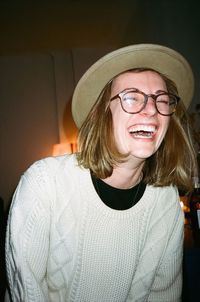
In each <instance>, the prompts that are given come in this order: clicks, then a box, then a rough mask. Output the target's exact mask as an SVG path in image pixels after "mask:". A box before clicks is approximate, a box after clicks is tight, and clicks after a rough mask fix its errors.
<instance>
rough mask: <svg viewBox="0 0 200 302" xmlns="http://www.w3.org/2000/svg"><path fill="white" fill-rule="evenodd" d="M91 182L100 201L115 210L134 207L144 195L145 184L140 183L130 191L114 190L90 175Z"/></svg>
mask: <svg viewBox="0 0 200 302" xmlns="http://www.w3.org/2000/svg"><path fill="white" fill-rule="evenodd" d="M91 176H92V182H93V184H94V187H95V190H96V192H97V194H98V195H99V197H100V198H101V200H102V201H103V202H104V203H105V204H106V205H107V206H108V207H110V208H112V209H115V210H127V209H130V208H131V207H132V206H134V205H135V204H136V203H137V202H138V201H139V200H140V198H141V197H142V195H143V194H144V191H145V188H146V184H145V183H144V182H143V181H141V182H140V183H139V184H137V185H136V186H134V187H132V188H130V189H118V188H114V187H112V186H110V185H108V184H107V183H105V182H104V181H103V180H101V179H99V178H96V177H95V176H94V175H92V173H91Z"/></svg>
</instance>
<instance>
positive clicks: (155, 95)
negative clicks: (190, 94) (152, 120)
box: [110, 88, 180, 116]
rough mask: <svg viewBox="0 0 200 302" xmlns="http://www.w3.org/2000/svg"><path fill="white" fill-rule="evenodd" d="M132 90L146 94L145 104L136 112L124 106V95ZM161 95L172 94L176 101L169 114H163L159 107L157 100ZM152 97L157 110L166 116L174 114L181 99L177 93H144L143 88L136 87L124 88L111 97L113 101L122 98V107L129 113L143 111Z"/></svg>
mask: <svg viewBox="0 0 200 302" xmlns="http://www.w3.org/2000/svg"><path fill="white" fill-rule="evenodd" d="M131 91H132V92H136V93H139V94H141V95H143V96H144V104H143V105H142V107H141V109H140V110H138V111H136V112H129V111H127V110H125V109H124V107H123V96H124V95H125V94H126V93H128V92H131ZM161 95H168V96H169V97H170V96H171V97H173V98H174V100H175V101H176V104H174V110H173V111H172V112H171V113H169V114H163V113H161V112H160V111H159V110H158V108H157V102H156V100H157V98H158V97H159V96H161ZM150 97H151V98H152V99H153V100H154V103H155V108H156V110H157V112H158V113H159V114H161V115H164V116H171V115H172V114H174V112H175V111H176V107H177V105H178V102H179V101H180V97H179V96H177V95H175V94H173V93H167V92H161V93H159V94H146V93H144V92H143V91H141V90H139V89H136V88H126V89H124V90H123V91H121V92H119V93H118V94H116V95H115V96H113V97H112V98H111V99H110V102H112V101H113V100H115V99H117V98H119V99H120V104H121V107H122V109H123V110H124V111H125V112H126V113H129V114H136V113H139V112H141V111H142V110H143V109H144V108H145V107H146V104H147V102H148V99H149V98H150Z"/></svg>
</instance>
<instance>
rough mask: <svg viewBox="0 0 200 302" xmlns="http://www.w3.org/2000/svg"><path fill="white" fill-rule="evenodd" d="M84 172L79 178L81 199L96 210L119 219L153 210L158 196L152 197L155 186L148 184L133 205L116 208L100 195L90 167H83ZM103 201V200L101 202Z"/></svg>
mask: <svg viewBox="0 0 200 302" xmlns="http://www.w3.org/2000/svg"><path fill="white" fill-rule="evenodd" d="M81 170H82V172H83V174H84V175H82V177H81V176H80V179H79V186H80V188H83V189H82V190H80V194H81V200H85V201H86V202H87V204H88V206H89V207H93V208H96V210H98V211H101V213H102V214H103V215H107V216H109V217H111V218H118V219H128V218H129V217H132V216H133V215H137V213H138V212H139V211H141V210H142V211H144V212H145V211H152V209H153V207H154V203H155V202H156V198H152V193H153V190H155V188H153V187H152V186H149V185H147V186H146V189H145V192H144V194H143V196H142V197H141V199H140V200H139V201H138V202H137V203H136V204H135V206H134V207H131V208H129V209H126V210H116V209H112V208H110V207H109V206H107V205H106V204H105V203H104V202H103V201H102V200H101V199H100V197H99V195H98V193H97V192H96V190H95V187H94V185H93V182H92V179H91V175H90V171H89V169H81ZM100 201H101V202H100Z"/></svg>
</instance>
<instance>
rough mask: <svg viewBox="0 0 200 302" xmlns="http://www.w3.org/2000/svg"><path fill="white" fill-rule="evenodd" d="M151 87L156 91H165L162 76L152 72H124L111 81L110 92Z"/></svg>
mask: <svg viewBox="0 0 200 302" xmlns="http://www.w3.org/2000/svg"><path fill="white" fill-rule="evenodd" d="M143 87H152V88H156V89H166V83H165V80H164V79H163V78H162V76H161V75H160V74H159V73H158V72H156V71H152V70H145V71H135V70H133V71H126V72H124V73H122V74H120V75H118V76H116V77H115V78H114V79H113V82H112V86H111V89H112V91H113V90H114V91H119V90H123V89H126V88H138V89H143Z"/></svg>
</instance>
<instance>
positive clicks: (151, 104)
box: [141, 95, 157, 115]
mask: <svg viewBox="0 0 200 302" xmlns="http://www.w3.org/2000/svg"><path fill="white" fill-rule="evenodd" d="M141 113H142V114H145V115H155V114H156V113H157V109H156V104H155V100H154V98H153V97H152V96H151V95H148V99H147V101H146V105H145V107H144V108H143V110H142V111H141Z"/></svg>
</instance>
